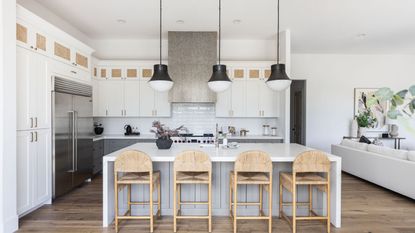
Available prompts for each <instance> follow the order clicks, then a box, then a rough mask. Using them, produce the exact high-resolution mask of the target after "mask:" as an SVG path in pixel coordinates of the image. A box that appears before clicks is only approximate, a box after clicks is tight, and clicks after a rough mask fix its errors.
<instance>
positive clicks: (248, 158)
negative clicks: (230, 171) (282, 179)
mask: <svg viewBox="0 0 415 233" xmlns="http://www.w3.org/2000/svg"><path fill="white" fill-rule="evenodd" d="M234 169H235V171H236V172H272V161H271V157H270V156H269V155H268V154H267V153H265V152H263V151H253V150H252V151H245V152H243V153H241V154H240V155H239V156H238V158H237V159H236V161H235V168H234Z"/></svg>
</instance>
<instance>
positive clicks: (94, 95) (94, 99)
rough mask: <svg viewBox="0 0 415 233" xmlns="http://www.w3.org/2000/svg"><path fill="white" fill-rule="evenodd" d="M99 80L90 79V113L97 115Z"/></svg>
mask: <svg viewBox="0 0 415 233" xmlns="http://www.w3.org/2000/svg"><path fill="white" fill-rule="evenodd" d="M99 83H100V82H99V81H98V80H96V79H93V80H92V115H93V116H99Z"/></svg>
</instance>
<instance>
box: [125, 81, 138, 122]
mask: <svg viewBox="0 0 415 233" xmlns="http://www.w3.org/2000/svg"><path fill="white" fill-rule="evenodd" d="M139 100H140V82H139V81H137V80H124V116H127V117H137V116H139V115H140V101H139Z"/></svg>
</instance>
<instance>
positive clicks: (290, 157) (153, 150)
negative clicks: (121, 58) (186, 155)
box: [104, 143, 341, 162]
mask: <svg viewBox="0 0 415 233" xmlns="http://www.w3.org/2000/svg"><path fill="white" fill-rule="evenodd" d="M125 150H140V151H142V152H145V153H146V154H148V155H150V156H151V159H152V160H153V161H154V162H173V161H174V158H175V157H176V155H178V154H179V153H180V152H182V151H185V150H200V151H203V152H205V153H207V154H208V155H209V156H210V158H211V160H212V162H234V161H235V159H236V157H237V156H238V155H239V154H240V153H242V152H244V151H249V150H261V151H264V152H266V153H268V154H269V155H270V156H271V160H272V161H273V162H292V161H294V159H295V158H296V156H297V155H299V154H300V153H302V152H304V151H308V150H313V149H312V148H309V147H305V146H302V145H299V144H294V143H293V144H285V143H239V147H238V148H237V149H226V148H222V146H220V147H219V148H215V147H214V145H209V146H206V145H205V146H200V145H199V144H173V145H172V146H171V148H170V149H168V150H159V149H158V148H157V146H156V144H155V143H136V144H134V145H131V146H128V147H125V148H123V149H121V150H118V151H115V152H113V153H111V154H108V155H106V156H104V162H108V161H114V160H115V159H116V157H117V156H118V155H119V154H120V153H121V152H122V151H125ZM327 155H328V156H329V158H330V160H331V161H340V160H341V158H340V157H338V156H334V155H330V154H327Z"/></svg>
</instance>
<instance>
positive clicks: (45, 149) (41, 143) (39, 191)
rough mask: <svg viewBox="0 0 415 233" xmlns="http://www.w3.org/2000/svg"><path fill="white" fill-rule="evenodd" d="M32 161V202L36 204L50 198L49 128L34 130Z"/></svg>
mask: <svg viewBox="0 0 415 233" xmlns="http://www.w3.org/2000/svg"><path fill="white" fill-rule="evenodd" d="M34 134H35V136H34V145H35V148H34V150H35V153H34V155H33V156H34V161H33V164H31V166H32V167H33V175H32V179H33V180H32V183H33V203H32V206H37V205H39V204H42V203H44V202H45V201H47V200H49V199H50V198H51V188H50V184H51V176H52V173H51V160H50V158H51V152H50V148H51V145H50V142H51V140H50V130H38V131H35V132H34Z"/></svg>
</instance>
